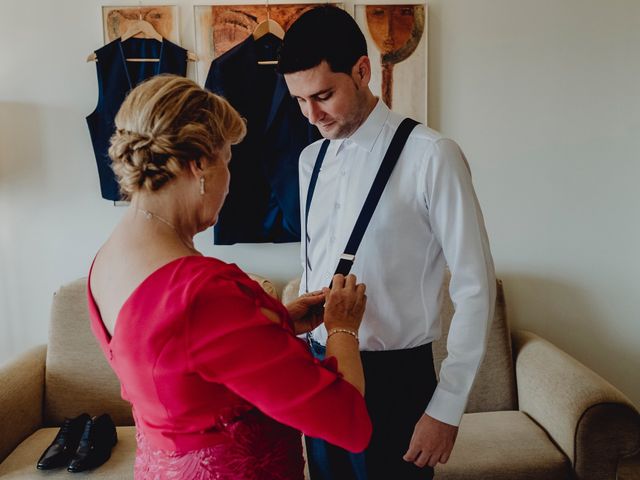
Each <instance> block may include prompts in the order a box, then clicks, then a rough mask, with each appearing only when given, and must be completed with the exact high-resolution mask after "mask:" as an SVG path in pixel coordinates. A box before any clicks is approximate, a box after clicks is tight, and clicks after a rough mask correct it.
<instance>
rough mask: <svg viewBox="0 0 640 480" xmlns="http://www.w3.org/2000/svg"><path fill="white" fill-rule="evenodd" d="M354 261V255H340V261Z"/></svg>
mask: <svg viewBox="0 0 640 480" xmlns="http://www.w3.org/2000/svg"><path fill="white" fill-rule="evenodd" d="M355 259H356V256H355V255H351V254H350V253H343V254H342V255H340V260H346V261H347V262H351V263H353V262H354V261H355Z"/></svg>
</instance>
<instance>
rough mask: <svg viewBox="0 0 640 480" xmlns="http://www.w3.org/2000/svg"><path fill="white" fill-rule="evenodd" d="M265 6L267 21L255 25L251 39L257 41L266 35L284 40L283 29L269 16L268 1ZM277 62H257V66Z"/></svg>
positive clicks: (275, 62)
mask: <svg viewBox="0 0 640 480" xmlns="http://www.w3.org/2000/svg"><path fill="white" fill-rule="evenodd" d="M266 5H267V19H266V20H264V21H263V22H260V23H259V24H258V25H256V28H255V30H254V31H253V34H252V36H253V39H254V40H259V39H260V38H262V37H264V36H265V35H266V34H267V33H270V34H271V35H274V36H276V37H278V38H279V39H280V40H282V39H283V38H284V29H283V28H282V27H281V26H280V24H279V23H278V22H276V21H275V20H272V19H271V17H270V16H269V0H267V1H266ZM277 64H278V61H277V60H262V61H259V62H258V65H277Z"/></svg>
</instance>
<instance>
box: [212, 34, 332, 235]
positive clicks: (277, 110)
mask: <svg viewBox="0 0 640 480" xmlns="http://www.w3.org/2000/svg"><path fill="white" fill-rule="evenodd" d="M281 43H282V42H281V40H280V39H278V38H277V37H275V36H273V35H270V34H267V35H266V36H264V37H262V38H260V39H259V40H257V41H256V40H254V39H253V37H252V36H249V37H248V38H247V39H246V40H245V41H243V42H242V43H240V44H239V45H237V46H235V47H234V48H233V49H231V50H229V51H228V52H226V53H225V54H223V55H221V56H220V57H218V58H216V59H215V60H214V61H213V62H212V63H211V67H210V69H209V74H208V76H207V80H206V83H205V87H206V88H208V89H209V90H211V91H212V92H214V93H216V94H218V95H221V96H223V97H225V98H226V99H227V100H228V101H229V102H230V103H231V105H233V107H234V108H235V109H236V110H238V112H240V115H242V116H243V117H244V118H245V119H246V120H247V136H246V137H245V139H244V140H243V141H242V142H241V143H240V144H238V145H235V146H234V147H232V157H231V164H230V166H229V168H230V170H231V184H230V186H229V195H228V196H227V199H226V200H225V203H224V206H223V207H222V210H221V211H220V215H219V217H218V223H217V224H216V226H215V228H214V243H216V244H219V245H228V244H233V243H238V242H241V243H262V242H276V243H282V242H297V241H299V240H300V205H299V191H298V158H299V156H300V152H301V151H302V150H303V149H304V148H305V147H306V146H307V145H309V144H310V143H312V142H314V141H315V140H317V139H319V138H320V134H319V132H318V130H317V129H316V128H315V127H313V126H312V125H310V124H309V122H308V121H307V119H306V118H305V117H304V116H303V115H302V113H301V112H300V107H299V106H298V104H297V102H296V101H295V100H294V99H293V98H291V96H290V95H289V90H288V89H287V85H286V83H285V81H284V77H283V76H282V75H280V74H279V73H277V72H276V70H275V65H259V64H258V60H261V59H264V58H275V56H276V53H277V50H278V49H279V48H280V45H281Z"/></svg>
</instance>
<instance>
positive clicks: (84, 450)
mask: <svg viewBox="0 0 640 480" xmlns="http://www.w3.org/2000/svg"><path fill="white" fill-rule="evenodd" d="M117 442H118V435H117V434H116V426H115V424H114V423H113V420H112V419H111V417H110V416H109V415H108V414H106V413H105V414H104V415H100V416H99V417H93V418H90V419H89V420H87V422H86V423H85V426H84V432H82V437H81V438H80V443H79V444H78V449H77V450H76V452H75V455H73V458H72V459H71V462H70V463H69V466H68V467H67V470H68V471H70V472H84V471H85V470H90V469H92V468H97V467H99V466H100V465H102V464H103V463H104V462H106V461H107V460H109V458H111V449H112V448H113V446H114V445H115V444H116V443H117Z"/></svg>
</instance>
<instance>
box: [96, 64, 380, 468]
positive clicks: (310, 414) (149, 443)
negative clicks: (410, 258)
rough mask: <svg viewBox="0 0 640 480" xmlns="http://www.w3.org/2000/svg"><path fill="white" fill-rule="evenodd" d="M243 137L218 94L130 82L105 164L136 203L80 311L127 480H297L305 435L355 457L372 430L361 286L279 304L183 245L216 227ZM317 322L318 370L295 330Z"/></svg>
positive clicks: (99, 258)
mask: <svg viewBox="0 0 640 480" xmlns="http://www.w3.org/2000/svg"><path fill="white" fill-rule="evenodd" d="M244 135H245V124H244V122H243V120H242V119H241V118H240V116H239V115H238V113H237V112H236V111H235V110H233V108H232V107H231V106H230V105H229V104H228V103H227V102H226V101H225V100H224V99H222V98H220V97H218V96H216V95H214V94H212V93H210V92H207V91H205V90H203V89H202V88H200V87H199V86H198V85H196V84H195V83H193V82H192V81H190V80H187V79H185V78H182V77H176V76H159V77H154V78H152V79H151V80H148V81H147V82H145V83H143V84H141V85H139V86H138V87H136V88H135V89H134V90H133V91H132V92H131V93H130V94H129V96H128V97H127V99H126V100H125V101H124V103H123V104H122V107H121V109H120V111H119V113H118V115H117V117H116V133H115V135H114V136H113V138H112V139H111V148H110V150H109V155H110V156H111V159H112V161H113V169H114V171H115V173H116V176H117V177H118V180H119V183H120V188H121V190H122V193H123V194H124V195H125V196H126V197H127V198H128V199H130V200H131V204H130V206H129V207H128V209H127V211H126V212H125V213H124V215H123V217H122V219H121V221H120V222H119V223H118V225H117V226H116V227H115V229H114V231H113V232H112V234H111V236H110V237H109V239H108V240H107V241H106V242H105V244H104V245H103V246H102V248H101V249H100V251H99V252H98V254H97V255H96V258H95V260H94V262H93V265H92V267H91V271H90V273H89V281H88V302H89V312H90V317H91V326H92V329H93V332H94V334H95V335H96V338H97V339H98V341H99V343H100V345H101V347H102V349H103V351H104V353H105V356H106V357H107V358H108V360H109V363H110V365H111V367H112V368H113V370H114V371H115V373H116V374H117V376H118V378H119V379H120V383H121V386H122V396H123V398H124V399H126V400H128V401H129V402H130V403H131V404H132V408H133V415H134V419H135V422H136V428H137V442H138V449H137V455H136V463H135V472H134V474H135V478H136V479H138V480H140V479H219V480H226V479H255V480H258V479H260V480H269V479H274V480H275V479H279V480H301V479H302V478H303V468H304V462H303V457H302V444H301V433H300V432H304V433H306V434H309V435H311V436H313V437H317V438H324V439H326V440H327V441H329V442H330V443H332V444H334V445H339V446H341V447H343V448H346V449H348V450H351V451H362V450H363V449H364V448H365V447H366V445H367V443H368V441H369V438H370V435H371V423H370V420H369V417H368V415H367V410H366V406H365V403H364V399H363V396H362V395H363V392H364V376H363V372H362V365H361V364H360V357H359V352H358V336H357V333H358V328H359V326H360V322H361V320H362V315H363V313H364V308H365V304H366V296H365V293H364V290H365V288H364V285H362V284H357V283H356V279H355V277H353V276H352V275H349V276H347V277H346V278H345V277H342V276H336V278H335V279H334V282H333V287H332V289H331V290H329V289H325V290H324V291H323V292H316V293H314V294H310V295H307V296H303V297H300V298H299V299H297V300H296V301H295V302H293V303H291V304H289V305H287V306H284V305H282V304H281V303H280V302H278V301H277V300H275V299H273V298H272V297H270V296H269V295H267V294H266V293H265V292H264V291H263V290H262V289H261V287H260V286H259V285H258V284H257V283H256V282H254V281H252V280H251V279H250V278H249V277H248V276H247V275H246V274H244V273H243V272H242V271H241V270H240V269H239V268H238V267H237V266H236V265H233V264H227V263H224V262H222V261H220V260H217V259H215V258H211V257H205V256H203V255H202V254H200V253H199V252H198V251H197V250H196V249H195V247H194V244H193V236H194V235H195V234H196V233H198V232H201V231H203V230H205V229H207V228H208V227H210V226H212V225H214V224H215V222H216V219H217V215H218V212H219V211H220V208H221V207H222V203H223V201H224V198H225V196H226V194H227V191H228V187H229V170H228V163H229V160H230V157H231V150H230V146H231V145H232V144H235V143H237V142H239V141H240V140H241V139H242V138H243V136H244ZM322 304H324V313H322V310H321V306H322ZM318 307H320V310H319V309H318ZM322 321H324V323H325V325H326V327H327V329H328V330H329V332H330V333H329V336H330V338H329V341H328V342H327V358H328V361H325V362H318V361H316V360H314V359H313V357H312V355H311V354H310V353H309V351H308V349H307V346H306V344H305V343H304V342H303V341H302V340H300V339H299V338H297V337H296V335H297V334H300V333H304V332H306V331H308V330H310V329H312V328H315V326H317V325H318V324H319V323H320V322H322Z"/></svg>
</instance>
